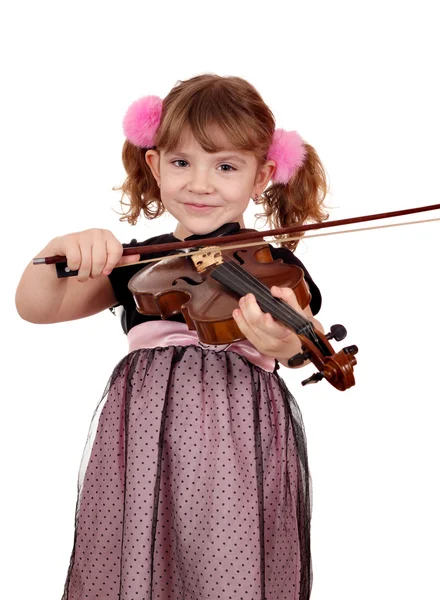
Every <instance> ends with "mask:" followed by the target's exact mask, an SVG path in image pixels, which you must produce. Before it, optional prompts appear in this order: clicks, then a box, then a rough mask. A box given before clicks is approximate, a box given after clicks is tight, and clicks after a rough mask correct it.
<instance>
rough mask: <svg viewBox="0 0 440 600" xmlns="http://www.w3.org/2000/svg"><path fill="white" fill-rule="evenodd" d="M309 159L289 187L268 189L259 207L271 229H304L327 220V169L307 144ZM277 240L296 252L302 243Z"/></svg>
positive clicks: (275, 184) (271, 187) (275, 185)
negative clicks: (303, 226) (325, 200)
mask: <svg viewBox="0 0 440 600" xmlns="http://www.w3.org/2000/svg"><path fill="white" fill-rule="evenodd" d="M304 148H305V150H306V156H305V160H304V163H303V164H302V166H301V167H299V168H298V169H297V171H296V172H295V173H294V175H293V177H292V178H291V179H290V180H289V182H288V183H286V184H282V183H274V184H272V185H271V186H270V187H268V188H267V189H266V190H265V191H264V192H263V194H262V195H261V196H260V198H259V199H258V200H257V204H261V205H262V206H263V208H264V213H260V214H258V215H257V216H258V217H259V218H260V217H265V218H266V219H267V222H268V223H269V224H270V227H272V228H278V227H290V226H293V225H303V224H304V223H305V222H306V221H314V222H321V221H325V220H326V219H327V218H328V213H326V212H325V211H324V210H323V202H324V199H325V196H326V195H327V192H328V183H327V177H326V173H325V169H324V167H323V165H322V163H321V160H320V159H319V156H318V154H317V153H316V150H315V149H314V148H313V147H312V146H310V145H309V144H306V143H304ZM285 237H287V236H278V240H279V242H280V244H281V245H283V246H285V247H287V248H289V249H290V250H292V251H293V250H295V248H296V247H297V245H298V242H299V240H295V241H291V242H284V243H283V241H282V240H283V238H285Z"/></svg>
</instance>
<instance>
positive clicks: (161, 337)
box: [127, 321, 275, 372]
mask: <svg viewBox="0 0 440 600" xmlns="http://www.w3.org/2000/svg"><path fill="white" fill-rule="evenodd" d="M127 338H128V347H129V352H133V351H134V350H139V349H140V348H166V347H168V346H200V347H201V348H204V349H206V350H214V352H224V351H227V352H235V353H236V354H240V356H244V357H245V358H247V359H248V360H249V361H250V362H251V363H253V364H254V365H256V366H257V367H260V368H261V369H264V370H265V371H269V372H273V370H274V369H275V360H274V359H273V358H271V357H270V356H264V354H261V353H260V352H258V350H257V349H256V348H255V346H253V345H252V344H251V343H250V342H248V341H247V340H241V341H239V342H232V344H223V345H220V346H212V345H207V344H202V342H200V341H199V338H198V337H197V333H196V332H195V331H190V330H189V329H188V326H187V325H186V323H176V322H174V321H147V322H146V323H141V324H140V325H136V327H133V328H132V329H130V331H129V332H128V335H127Z"/></svg>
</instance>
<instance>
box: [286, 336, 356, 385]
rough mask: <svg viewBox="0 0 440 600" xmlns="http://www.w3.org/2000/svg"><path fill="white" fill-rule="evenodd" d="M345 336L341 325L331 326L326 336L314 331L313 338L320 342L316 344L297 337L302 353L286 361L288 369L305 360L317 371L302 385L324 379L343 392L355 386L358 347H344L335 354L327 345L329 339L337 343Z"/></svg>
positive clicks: (304, 337)
mask: <svg viewBox="0 0 440 600" xmlns="http://www.w3.org/2000/svg"><path fill="white" fill-rule="evenodd" d="M346 334H347V330H346V329H345V327H344V326H343V325H332V327H331V328H330V333H327V335H323V334H322V333H321V332H320V331H317V330H314V336H317V337H318V339H319V342H320V343H318V344H316V343H314V342H313V341H312V340H311V339H310V336H309V337H308V336H305V335H302V334H299V335H298V337H299V338H300V340H301V342H302V344H303V345H302V348H303V352H301V353H299V354H295V356H292V358H290V359H289V360H288V365H289V367H298V366H301V365H302V364H303V363H304V362H305V361H306V360H310V361H311V362H312V363H313V364H314V365H315V366H316V367H317V368H318V369H319V371H318V372H317V373H314V374H313V375H311V376H310V377H308V378H307V379H305V380H304V381H303V382H302V385H309V384H311V383H318V382H319V381H321V380H322V379H326V380H327V381H328V382H329V383H331V384H332V385H333V387H335V388H336V389H338V390H340V391H344V390H346V389H348V388H350V387H352V386H353V385H354V384H355V380H354V373H353V367H354V366H355V365H356V364H357V360H356V358H355V354H357V353H358V347H357V346H355V345H352V346H346V347H345V348H342V350H340V351H339V352H335V351H334V350H333V348H332V346H331V345H330V343H329V340H330V339H336V340H337V341H340V340H342V339H344V338H345V336H346Z"/></svg>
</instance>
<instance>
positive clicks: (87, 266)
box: [53, 229, 140, 282]
mask: <svg viewBox="0 0 440 600" xmlns="http://www.w3.org/2000/svg"><path fill="white" fill-rule="evenodd" d="M53 243H54V254H59V255H61V256H65V257H66V259H67V266H68V267H69V269H70V270H71V271H78V275H77V280H78V281H81V282H84V281H87V280H88V279H89V278H91V279H95V278H97V277H100V276H101V275H109V274H110V273H111V272H112V270H113V269H114V267H115V266H117V265H127V264H131V263H134V262H137V261H138V260H139V259H140V255H139V254H132V255H131V256H122V252H123V250H124V249H123V247H122V244H121V243H120V242H119V240H117V239H116V238H115V236H114V235H113V233H112V232H111V231H108V229H86V230H85V231H80V232H78V233H69V234H67V235H63V236H61V237H58V238H55V239H54V240H53Z"/></svg>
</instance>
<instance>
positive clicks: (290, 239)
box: [115, 218, 440, 269]
mask: <svg viewBox="0 0 440 600" xmlns="http://www.w3.org/2000/svg"><path fill="white" fill-rule="evenodd" d="M435 221H440V218H438V219H424V220H423V221H406V222H405V223H390V224H389V225H374V226H372V227H357V228H354V229H346V230H344V231H328V232H326V233H314V234H311V235H304V236H298V235H296V236H289V237H285V238H281V239H277V238H275V239H273V240H270V241H269V242H266V243H268V244H269V243H272V244H280V243H285V242H293V241H304V240H309V239H312V238H321V237H328V236H330V235H341V234H344V233H355V232H357V231H373V230H375V229H388V228H390V227H402V226H403V225H418V224H421V223H433V222H435ZM253 246H261V240H260V241H258V242H248V243H244V244H233V245H230V246H229V245H225V246H221V247H220V250H234V249H236V248H237V249H238V248H251V247H253ZM202 250H203V248H202V247H201V248H197V249H196V250H193V251H191V252H185V253H184V254H185V256H193V255H195V254H199V253H200V252H201V251H202ZM176 256H178V254H169V255H168V256H162V257H158V258H157V257H156V258H145V259H143V260H138V261H136V262H132V263H127V264H123V265H117V266H116V267H115V269H119V268H121V267H132V266H133V265H139V264H143V263H149V262H158V261H160V260H168V259H171V258H175V257H176Z"/></svg>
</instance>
